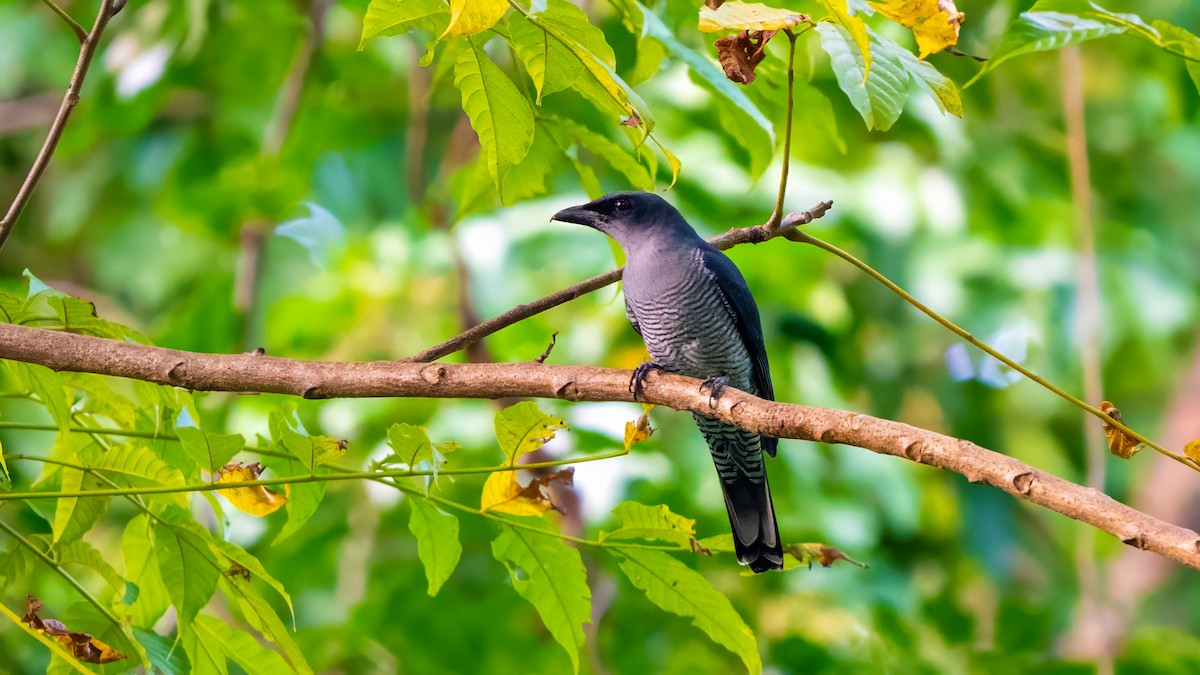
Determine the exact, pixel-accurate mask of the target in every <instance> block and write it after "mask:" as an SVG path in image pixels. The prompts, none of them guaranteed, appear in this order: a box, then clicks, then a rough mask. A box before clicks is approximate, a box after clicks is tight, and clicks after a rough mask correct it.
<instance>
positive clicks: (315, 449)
mask: <svg viewBox="0 0 1200 675" xmlns="http://www.w3.org/2000/svg"><path fill="white" fill-rule="evenodd" d="M270 427H271V436H272V438H273V439H274V440H275V443H276V444H277V445H279V446H281V447H282V449H284V450H286V451H287V452H288V453H289V454H291V455H292V456H293V457H295V458H296V459H298V460H300V462H301V463H302V464H304V466H305V467H307V468H308V469H310V470H313V469H316V468H317V467H319V466H323V465H325V464H329V463H331V462H334V461H336V460H338V459H340V458H341V457H342V456H343V455H345V454H346V447H345V445H344V444H343V443H342V442H341V441H339V440H337V439H336V438H330V437H329V436H309V435H308V433H307V432H306V431H305V429H304V427H303V425H301V424H300V422H299V421H298V420H297V419H296V407H295V404H291V403H289V404H287V405H285V406H283V407H282V408H280V409H279V410H276V411H273V412H272V413H271V415H270Z"/></svg>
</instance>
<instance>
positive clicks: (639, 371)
mask: <svg viewBox="0 0 1200 675" xmlns="http://www.w3.org/2000/svg"><path fill="white" fill-rule="evenodd" d="M662 370H666V368H664V367H663V366H660V365H658V364H657V363H654V362H652V361H647V362H645V363H639V364H638V367H637V368H634V369H633V377H631V378H629V393H631V394H633V400H635V401H637V400H639V399H641V398H642V391H643V389H644V388H645V384H646V376H647V375H649V374H650V371H662Z"/></svg>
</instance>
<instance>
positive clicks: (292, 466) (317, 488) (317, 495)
mask: <svg viewBox="0 0 1200 675" xmlns="http://www.w3.org/2000/svg"><path fill="white" fill-rule="evenodd" d="M271 470H272V471H274V472H275V473H276V474H278V475H279V476H281V477H283V476H308V475H318V476H322V475H325V474H328V473H329V469H326V468H324V467H320V468H317V469H316V470H309V468H308V467H306V466H304V464H302V463H301V462H299V461H297V460H287V459H272V460H271ZM291 488H292V489H291V491H290V492H289V494H288V500H287V506H286V508H287V516H288V517H287V522H286V523H284V525H283V530H281V531H280V532H279V536H278V537H276V538H275V542H274V543H276V544H278V543H279V542H281V541H283V540H284V539H287V538H288V537H290V536H292V535H293V534H295V533H297V532H299V531H300V528H301V527H303V526H304V524H305V523H307V522H308V519H309V518H312V515H313V514H314V513H316V512H317V507H318V506H320V504H321V500H322V499H324V498H325V482H324V481H320V482H315V483H293V484H292V486H291Z"/></svg>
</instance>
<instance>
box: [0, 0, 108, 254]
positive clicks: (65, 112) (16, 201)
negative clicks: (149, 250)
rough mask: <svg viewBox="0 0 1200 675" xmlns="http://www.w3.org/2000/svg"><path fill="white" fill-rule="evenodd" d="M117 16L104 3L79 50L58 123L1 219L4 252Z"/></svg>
mask: <svg viewBox="0 0 1200 675" xmlns="http://www.w3.org/2000/svg"><path fill="white" fill-rule="evenodd" d="M114 13H115V11H114V5H113V0H101V2H100V11H99V12H98V13H97V14H96V23H94V24H93V25H92V32H90V33H88V34H87V36H86V37H85V38H84V40H83V44H82V46H81V47H80V49H79V60H78V61H76V62H75V71H74V72H73V73H72V74H71V82H70V84H68V85H67V93H66V94H65V95H63V100H62V103H61V104H60V105H59V107H58V114H57V115H55V116H54V122H52V123H51V124H50V131H49V132H48V133H47V134H46V141H45V142H44V143H42V149H41V150H40V151H38V155H37V157H36V158H35V159H34V160H33V166H32V167H31V168H30V169H29V175H27V176H25V182H24V183H22V184H21V188H20V189H19V190H17V196H16V197H15V198H13V202H12V205H11V206H9V207H8V213H6V214H5V215H4V218H3V219H2V220H0V249H2V248H4V244H5V242H7V241H8V235H10V234H12V230H13V226H14V225H16V224H17V219H18V218H20V217H21V212H22V211H23V210H25V205H26V204H27V203H28V202H29V199H30V197H32V196H33V191H34V189H35V188H36V187H37V184H38V182H39V181H40V180H41V179H42V175H43V174H44V173H46V167H47V166H48V165H49V164H50V159H51V158H52V157H53V156H54V150H55V148H57V147H58V141H59V140H60V139H61V138H62V135H63V130H64V129H66V126H67V120H68V119H70V117H71V112H72V111H74V110H75V105H76V104H78V103H79V92H80V91H81V90H82V89H83V80H84V78H85V77H87V73H88V68H89V67H90V66H91V65H92V59H93V58H94V57H95V56H96V49H97V48H98V47H99V46H100V38H101V36H103V35H104V28H105V26H107V25H108V20H109V19H111V18H112V16H113V14H114Z"/></svg>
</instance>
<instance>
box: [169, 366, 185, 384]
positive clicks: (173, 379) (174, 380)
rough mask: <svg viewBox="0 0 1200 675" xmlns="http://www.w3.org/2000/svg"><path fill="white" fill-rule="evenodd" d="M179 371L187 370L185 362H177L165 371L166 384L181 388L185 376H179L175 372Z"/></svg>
mask: <svg viewBox="0 0 1200 675" xmlns="http://www.w3.org/2000/svg"><path fill="white" fill-rule="evenodd" d="M181 370H187V361H179V362H177V363H176V364H175V365H173V366H171V369H170V370H168V371H167V382H169V383H171V384H173V385H175V386H177V387H181V386H183V384H182V383H183V382H184V381H185V379H186V375H181V374H180V373H179V372H177V371H181Z"/></svg>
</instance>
